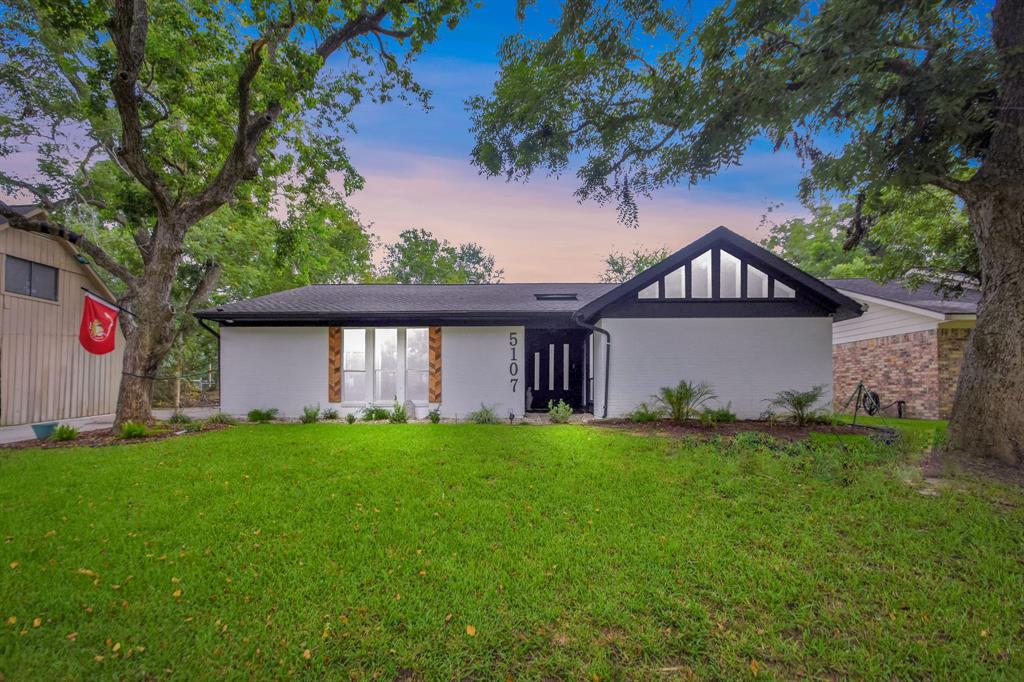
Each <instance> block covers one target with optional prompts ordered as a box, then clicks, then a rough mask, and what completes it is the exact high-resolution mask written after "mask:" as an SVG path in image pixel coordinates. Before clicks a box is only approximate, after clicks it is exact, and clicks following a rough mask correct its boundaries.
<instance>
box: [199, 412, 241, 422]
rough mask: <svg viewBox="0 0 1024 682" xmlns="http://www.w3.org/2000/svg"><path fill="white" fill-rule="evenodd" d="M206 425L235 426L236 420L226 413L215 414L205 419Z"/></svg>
mask: <svg viewBox="0 0 1024 682" xmlns="http://www.w3.org/2000/svg"><path fill="white" fill-rule="evenodd" d="M206 423H207V424H237V423H238V420H237V419H235V418H234V417H232V416H231V415H230V414H228V413H227V412H216V413H214V414H211V415H210V416H209V417H207V419H206Z"/></svg>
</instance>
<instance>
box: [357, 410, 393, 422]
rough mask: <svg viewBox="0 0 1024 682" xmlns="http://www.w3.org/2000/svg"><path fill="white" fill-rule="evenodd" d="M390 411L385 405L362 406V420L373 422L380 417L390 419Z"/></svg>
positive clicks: (380, 418)
mask: <svg viewBox="0 0 1024 682" xmlns="http://www.w3.org/2000/svg"><path fill="white" fill-rule="evenodd" d="M390 418H391V413H390V412H389V411H388V409H387V408H386V407H364V408H363V421H367V422H375V421H380V420H382V419H390Z"/></svg>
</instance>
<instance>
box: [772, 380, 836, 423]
mask: <svg viewBox="0 0 1024 682" xmlns="http://www.w3.org/2000/svg"><path fill="white" fill-rule="evenodd" d="M824 392H825V385H824V384H819V385H817V386H813V387H812V388H811V389H810V390H807V391H794V390H792V389H787V390H785V391H779V392H778V393H776V394H775V397H774V398H772V399H771V400H770V401H769V403H768V404H769V405H770V406H772V407H778V408H780V409H782V410H783V411H784V412H786V413H787V414H788V415H789V418H790V420H792V421H793V423H795V424H796V425H797V426H804V425H806V424H808V423H810V422H811V421H812V420H813V419H815V418H817V416H818V414H817V412H815V411H814V406H815V405H816V404H817V402H818V401H819V400H821V395H822V393H824Z"/></svg>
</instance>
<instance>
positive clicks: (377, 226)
mask: <svg viewBox="0 0 1024 682" xmlns="http://www.w3.org/2000/svg"><path fill="white" fill-rule="evenodd" d="M541 4H542V5H543V8H536V7H535V8H532V10H531V11H530V13H529V15H528V17H527V21H526V22H525V24H522V25H521V24H519V23H518V22H517V21H516V17H515V3H514V2H513V1H512V0H505V1H500V2H499V1H495V2H485V3H484V4H483V5H482V7H480V8H478V9H475V10H473V11H471V13H470V15H469V16H468V17H467V18H466V19H465V20H464V21H463V22H462V23H461V24H460V25H459V26H458V28H456V29H455V31H446V32H445V33H443V34H442V36H441V38H440V39H439V40H438V41H437V42H436V43H435V44H434V45H432V46H430V47H429V48H428V49H427V52H426V54H425V55H423V56H422V57H421V58H420V59H418V60H417V64H416V68H415V72H416V74H417V76H418V79H419V81H420V82H421V83H422V84H423V85H424V86H426V87H427V88H429V89H430V90H432V92H433V97H432V100H431V101H432V108H431V109H430V110H429V111H426V112H424V111H423V110H422V109H421V108H420V107H419V106H416V105H407V104H404V103H400V102H393V103H389V104H387V105H383V106H379V105H372V104H364V105H362V106H361V108H360V109H359V110H357V112H356V113H355V116H354V121H355V123H356V125H357V128H358V132H357V133H356V134H355V135H352V136H350V138H349V139H348V141H347V145H348V148H349V150H350V152H351V154H352V157H353V160H354V161H355V163H356V166H357V168H359V170H360V171H361V172H362V173H363V174H364V176H365V177H366V179H367V188H366V189H365V190H363V191H362V192H359V193H357V194H355V195H354V196H353V197H352V198H351V202H352V204H353V205H354V206H356V208H357V209H359V210H360V212H361V214H362V217H363V218H364V220H366V221H367V222H370V223H373V229H374V231H375V232H376V233H377V234H379V235H380V236H381V237H383V238H385V239H391V238H393V237H394V236H395V235H397V234H398V232H399V231H400V230H402V229H404V228H406V227H422V228H425V229H428V230H431V231H432V232H434V234H435V235H437V236H439V237H444V238H447V239H449V240H452V241H466V240H473V241H477V242H479V243H481V244H483V245H484V246H485V247H486V248H488V249H489V250H490V251H492V252H493V253H494V254H495V255H496V257H497V259H498V262H499V264H500V265H501V266H503V267H504V268H505V271H506V279H507V280H508V281H535V280H543V279H573V280H588V279H592V278H593V277H595V276H596V274H597V273H598V272H600V270H601V269H602V268H601V261H602V260H603V256H604V255H606V254H607V253H608V252H609V251H611V250H613V249H614V250H629V249H632V248H634V247H636V246H641V245H643V246H660V245H666V246H669V247H672V248H678V247H681V246H683V245H685V244H686V243H688V242H689V241H691V240H693V239H695V238H697V237H699V236H700V235H701V234H703V233H704V232H705V231H707V230H708V229H711V228H713V227H715V226H717V225H719V224H724V225H726V226H728V227H731V228H733V229H735V230H737V231H738V232H741V233H743V234H745V235H748V236H751V237H754V238H759V237H760V236H761V235H762V234H763V231H761V232H758V231H756V228H757V226H758V222H759V219H760V216H761V214H762V213H763V211H764V208H765V206H767V205H768V204H769V203H777V202H782V203H783V204H784V207H783V209H782V212H783V213H784V214H802V213H803V212H804V211H803V209H802V208H801V207H800V205H799V202H798V201H797V199H796V190H797V183H798V181H799V179H800V177H801V175H802V169H801V167H800V164H799V162H798V161H797V160H796V158H795V157H794V156H793V154H792V153H791V152H788V151H783V152H780V153H777V154H776V153H772V151H771V149H770V147H769V146H768V145H767V143H762V144H757V145H755V146H754V147H752V149H751V150H750V152H749V153H748V154H747V156H746V157H745V158H744V162H743V165H742V166H741V167H738V168H734V169H730V170H728V171H726V172H724V173H722V174H721V175H719V176H718V177H716V178H714V179H712V180H710V181H708V182H706V183H704V184H701V185H700V186H698V187H695V188H688V187H675V188H669V189H666V190H663V191H661V192H659V193H658V194H657V195H656V196H655V197H653V198H652V199H651V200H650V201H649V202H644V204H643V205H642V208H641V215H640V220H641V222H640V226H639V228H638V229H636V230H630V229H628V228H626V227H624V226H622V225H620V224H618V223H617V222H616V213H615V209H614V207H612V206H605V207H598V206H596V205H594V204H584V205H580V204H578V203H577V202H576V201H575V199H574V198H573V197H572V192H573V190H574V189H575V186H576V185H575V178H573V177H563V178H560V179H551V178H546V177H544V176H537V177H535V178H534V179H532V180H531V181H530V182H529V183H527V184H525V185H523V184H510V183H506V182H505V181H504V180H502V179H496V178H491V179H486V178H483V177H480V176H479V175H478V174H477V172H476V170H475V169H474V168H473V167H472V166H471V165H470V163H469V152H470V150H471V149H472V146H473V138H472V135H471V134H470V132H469V127H470V119H469V114H468V112H467V111H466V109H465V100H466V98H468V97H470V96H473V95H478V94H487V93H488V92H489V91H490V88H491V86H492V84H493V82H494V79H495V78H496V75H497V66H498V64H497V56H496V55H497V50H498V46H499V44H500V42H501V40H502V39H503V38H504V37H505V36H506V35H508V34H510V33H514V32H517V31H520V30H522V31H524V32H526V33H527V34H529V35H536V34H539V35H544V34H545V33H546V32H547V30H548V22H549V20H550V18H549V16H545V12H550V11H552V10H553V9H555V6H554V5H553V4H552V3H541ZM709 4H711V3H701V2H694V3H691V5H690V9H689V11H690V12H691V13H693V14H694V15H699V14H700V13H702V12H703V11H704V9H705V8H706V6H707V5H709ZM525 209H531V210H525ZM538 243H544V244H548V245H549V246H550V248H547V249H543V250H541V251H538V249H537V244H538ZM556 272H557V273H558V274H559V275H560V276H559V277H555V276H554V273H556Z"/></svg>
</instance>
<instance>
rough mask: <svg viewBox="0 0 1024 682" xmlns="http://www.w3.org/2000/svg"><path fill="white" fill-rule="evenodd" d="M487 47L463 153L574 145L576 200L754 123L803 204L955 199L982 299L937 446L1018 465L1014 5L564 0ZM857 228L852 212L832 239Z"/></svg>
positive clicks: (487, 155)
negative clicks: (794, 166) (486, 85)
mask: <svg viewBox="0 0 1024 682" xmlns="http://www.w3.org/2000/svg"><path fill="white" fill-rule="evenodd" d="M523 4H529V3H523ZM990 8H991V13H990V14H989V9H990ZM501 56H502V64H501V73H500V78H499V80H498V81H497V83H496V85H495V86H494V90H493V93H492V94H491V95H490V96H489V97H487V98H477V99H475V100H473V101H472V102H471V106H472V107H473V109H474V110H475V132H476V135H477V146H476V148H475V150H474V157H475V160H476V162H477V163H478V164H479V165H480V166H481V167H482V168H483V169H485V170H486V171H488V172H490V173H493V174H505V175H507V176H510V177H513V178H515V177H522V176H526V175H529V174H530V173H532V172H534V171H535V170H538V169H548V170H554V171H556V172H558V171H562V170H564V169H566V168H567V167H568V166H569V165H570V163H572V162H574V160H575V159H576V158H577V157H578V156H584V157H585V158H584V160H583V162H582V165H581V167H580V168H579V169H578V177H579V179H580V183H581V184H580V188H579V190H578V196H579V197H580V198H594V199H597V200H599V201H606V200H612V201H617V202H618V205H619V207H620V209H621V212H622V215H623V217H624V218H625V219H626V220H627V221H635V219H636V203H635V197H636V196H638V195H643V194H647V193H650V192H651V191H653V190H655V189H657V188H659V187H662V186H665V185H670V184H674V183H678V182H688V183H696V182H699V181H701V180H703V179H705V178H708V177H710V176H712V175H714V174H716V173H717V172H719V171H720V170H722V169H723V168H726V167H728V166H731V165H736V164H739V163H740V162H741V159H742V157H743V155H744V153H745V152H746V151H747V150H748V149H749V147H750V145H751V144H752V142H753V141H755V140H758V139H765V138H766V139H767V140H769V141H771V142H772V143H774V145H775V146H776V147H777V148H781V147H784V146H788V147H790V148H792V149H795V150H796V152H797V153H798V154H799V155H800V157H801V158H802V159H803V160H804V161H805V162H806V163H807V164H808V167H809V170H808V173H807V175H806V178H805V181H804V183H803V188H802V189H803V193H804V196H805V198H807V199H809V200H810V199H812V198H813V197H815V196H819V197H821V196H826V197H827V196H829V195H836V194H838V195H841V196H857V197H859V201H858V203H859V204H860V205H861V206H862V207H863V206H868V205H874V204H877V203H879V202H877V201H875V199H877V198H878V197H879V196H880V195H881V193H882V192H884V191H885V190H886V189H890V188H897V189H914V188H919V187H923V186H932V187H936V188H939V189H942V190H945V191H948V192H951V193H952V194H954V195H956V196H957V197H959V199H960V200H961V201H962V202H963V204H964V206H965V209H966V211H967V215H968V222H969V229H970V231H971V233H972V235H973V237H974V240H975V242H976V244H977V252H978V258H979V262H980V270H981V278H982V301H981V306H980V309H979V312H978V320H977V326H976V328H975V330H974V333H973V334H972V336H971V341H970V343H969V345H968V348H967V352H966V357H965V359H964V364H963V369H962V371H961V375H960V383H959V386H958V388H957V394H956V400H955V405H954V409H953V415H952V420H951V422H950V427H949V446H950V447H951V448H952V449H953V450H955V451H960V452H966V453H972V454H976V455H980V456H986V457H994V458H998V459H1000V460H1003V461H1004V462H1007V463H1010V464H1013V465H1016V466H1024V409H1021V403H1020V400H1021V396H1024V265H1022V264H1024V0H996V1H995V3H994V5H992V4H988V3H985V4H982V3H978V2H969V1H967V0H916V1H914V2H904V1H902V0H900V1H897V0H826V1H825V2H810V1H808V0H732V1H730V2H722V3H721V4H720V5H718V6H717V7H715V8H714V9H713V10H711V11H710V13H708V14H707V16H706V17H703V18H701V19H700V20H699V21H698V22H697V23H696V24H695V25H693V26H688V25H686V23H685V21H684V20H683V18H681V17H680V16H679V15H678V14H677V13H676V10H675V9H673V8H670V7H669V3H667V2H664V3H663V2H660V1H659V0H629V1H628V2H627V1H626V0H619V1H612V2H594V1H593V0H569V1H568V2H567V3H566V4H565V5H564V6H563V8H562V13H561V18H560V20H559V21H558V22H557V24H556V26H555V28H554V32H553V34H552V35H550V36H549V37H547V38H545V39H543V40H529V39H526V38H524V37H522V36H513V37H511V38H510V39H508V40H507V41H506V43H505V44H504V45H503V47H502V52H501ZM871 224H872V220H871V219H870V216H868V215H866V214H865V213H864V211H857V214H856V215H855V216H854V219H853V220H852V221H851V231H850V235H849V238H850V240H851V241H854V242H855V241H857V240H858V239H861V238H863V237H864V236H865V234H866V233H867V231H868V229H869V227H870V225H871Z"/></svg>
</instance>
